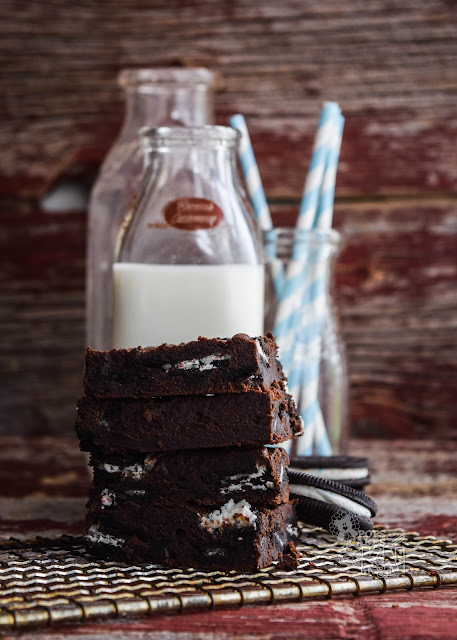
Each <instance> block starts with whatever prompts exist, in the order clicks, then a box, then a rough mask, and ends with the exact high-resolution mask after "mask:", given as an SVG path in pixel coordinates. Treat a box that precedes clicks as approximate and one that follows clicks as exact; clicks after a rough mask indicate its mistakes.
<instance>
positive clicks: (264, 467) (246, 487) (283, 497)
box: [90, 447, 289, 507]
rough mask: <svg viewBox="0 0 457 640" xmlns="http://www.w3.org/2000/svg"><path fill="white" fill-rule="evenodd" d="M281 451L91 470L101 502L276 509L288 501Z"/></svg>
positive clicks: (205, 452)
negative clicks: (242, 505)
mask: <svg viewBox="0 0 457 640" xmlns="http://www.w3.org/2000/svg"><path fill="white" fill-rule="evenodd" d="M288 462H289V458H288V456H287V453H286V452H285V451H284V449H281V448H280V447H243V448H241V449H239V448H237V447H224V448H216V449H194V450H189V451H173V452H167V453H148V454H143V455H139V454H130V455H126V456H121V455H110V456H105V455H101V454H95V453H93V454H92V455H91V458H90V465H91V466H92V468H93V470H94V485H95V487H96V490H97V491H98V493H99V495H100V500H101V503H102V504H103V503H108V502H113V501H116V500H117V499H119V498H120V497H121V498H122V499H125V498H126V497H128V496H138V497H140V498H141V499H144V500H147V501H149V502H150V503H151V504H154V505H155V506H159V507H160V506H161V507H169V506H174V505H179V504H191V505H214V504H219V503H221V502H226V501H228V500H230V499H232V500H234V501H235V502H238V501H240V500H243V499H244V500H247V501H248V502H249V503H250V504H252V505H258V504H262V505H264V506H270V507H272V506H276V505H278V504H283V503H285V502H287V501H288V500H289V482H288V479H287V464H288Z"/></svg>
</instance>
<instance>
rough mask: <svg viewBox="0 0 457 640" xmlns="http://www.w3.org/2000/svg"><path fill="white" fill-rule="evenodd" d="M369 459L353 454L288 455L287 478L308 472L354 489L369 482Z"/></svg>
mask: <svg viewBox="0 0 457 640" xmlns="http://www.w3.org/2000/svg"><path fill="white" fill-rule="evenodd" d="M369 468H370V461H369V460H368V458H359V457H355V456H290V465H289V478H290V481H291V482H293V479H294V477H295V475H296V474H297V473H308V474H310V475H312V476H318V477H319V478H324V479H326V480H334V481H335V482H340V483H341V484H345V485H347V486H348V487H353V488H354V489H361V488H363V487H365V486H366V485H367V484H370V481H371V479H370V469H369Z"/></svg>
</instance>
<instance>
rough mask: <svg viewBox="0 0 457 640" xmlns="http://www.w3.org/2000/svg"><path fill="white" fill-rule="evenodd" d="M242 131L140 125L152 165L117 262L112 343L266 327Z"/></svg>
mask: <svg viewBox="0 0 457 640" xmlns="http://www.w3.org/2000/svg"><path fill="white" fill-rule="evenodd" d="M238 139H239V134H238V133H237V132H236V131H234V130H233V129H230V128H225V127H210V126H207V127H200V128H185V129H184V128H180V129H179V128H172V127H160V128H158V129H149V130H146V131H144V132H143V144H144V145H145V150H146V153H147V154H148V156H149V158H150V165H149V166H150V169H149V172H148V175H147V176H146V178H145V180H144V183H143V190H142V195H141V197H140V200H139V203H138V206H137V208H136V210H135V212H134V213H133V217H132V218H131V220H130V221H126V223H125V229H126V230H125V232H124V233H121V236H120V238H119V254H118V259H117V261H116V262H115V264H114V267H113V274H114V346H116V347H136V346H139V345H141V346H143V347H145V346H156V345H159V344H162V343H163V342H168V343H175V344H176V343H180V342H187V341H190V340H195V339H197V338H198V336H205V337H220V338H225V337H231V336H233V335H235V334H236V333H247V334H250V335H260V334H262V333H263V307H264V267H263V258H262V244H261V238H260V235H259V231H258V229H257V226H256V223H255V220H254V219H253V217H252V216H251V214H250V212H249V211H248V210H247V209H246V206H245V204H244V202H245V200H244V199H243V197H242V193H241V190H240V187H239V183H238V179H237V174H236V148H237V144H238ZM127 223H128V224H127Z"/></svg>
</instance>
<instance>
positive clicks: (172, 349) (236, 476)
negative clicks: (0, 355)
mask: <svg viewBox="0 0 457 640" xmlns="http://www.w3.org/2000/svg"><path fill="white" fill-rule="evenodd" d="M84 387H85V394H86V395H85V396H84V397H83V398H82V399H81V400H80V401H79V404H78V416H77V419H76V431H77V434H78V437H79V438H80V441H81V448H82V450H84V451H89V452H90V453H91V465H92V467H93V469H94V484H93V487H92V489H91V495H90V499H89V503H88V513H87V536H86V540H87V546H88V549H89V550H90V551H91V552H92V553H94V554H96V555H98V556H101V557H104V558H112V559H117V560H121V561H126V562H134V563H139V562H152V563H158V564H164V565H167V566H175V567H179V566H191V567H195V568H202V569H205V568H208V569H221V570H242V571H246V570H250V569H257V568H262V567H265V566H267V565H269V564H270V563H271V562H273V561H275V560H278V559H281V558H282V556H283V554H284V553H285V552H286V551H287V550H290V549H291V548H293V545H291V541H292V540H293V539H294V537H295V536H296V533H297V529H296V518H295V510H294V505H293V504H292V503H291V502H289V481H288V477H287V464H288V457H287V454H286V453H285V451H284V450H283V449H281V448H277V447H268V446H265V445H273V444H277V443H280V442H284V441H285V440H289V439H291V438H294V437H296V436H297V435H299V433H300V432H301V428H302V427H301V420H300V418H299V416H298V414H297V411H296V408H295V405H294V403H293V400H292V399H291V397H290V396H289V395H288V393H287V391H286V387H285V380H284V375H283V373H282V369H281V365H280V363H279V361H278V359H277V348H276V343H275V340H274V338H273V336H272V335H271V334H268V335H267V336H265V337H260V338H250V337H249V336H247V335H245V334H238V335H236V336H234V337H233V338H231V339H228V340H220V339H205V338H200V339H199V340H197V341H194V342H190V343H187V344H181V345H167V344H164V345H161V346H160V347H150V348H145V349H142V348H138V349H113V350H112V351H104V352H102V351H93V350H92V349H90V348H89V349H88V350H87V355H86V373H85V378H84Z"/></svg>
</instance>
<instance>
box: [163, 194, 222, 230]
mask: <svg viewBox="0 0 457 640" xmlns="http://www.w3.org/2000/svg"><path fill="white" fill-rule="evenodd" d="M163 215H164V217H165V220H166V221H167V222H168V224H169V225H170V226H171V227H175V228H176V229H183V230H185V231H196V230H197V229H212V228H213V227H217V225H218V224H219V223H220V221H221V220H222V218H223V217H224V214H223V213H222V210H221V209H220V207H218V206H217V204H216V203H215V202H212V200H207V199H206V198H178V199H177V200H172V201H171V202H168V203H167V204H166V205H165V207H164V209H163Z"/></svg>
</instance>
